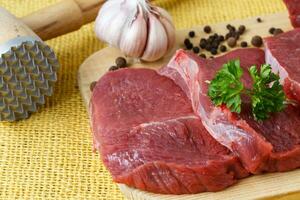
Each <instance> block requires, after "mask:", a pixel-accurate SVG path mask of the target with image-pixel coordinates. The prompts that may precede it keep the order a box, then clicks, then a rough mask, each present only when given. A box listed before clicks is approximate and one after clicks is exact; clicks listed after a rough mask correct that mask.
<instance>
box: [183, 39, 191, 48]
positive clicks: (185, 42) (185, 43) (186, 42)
mask: <svg viewBox="0 0 300 200" xmlns="http://www.w3.org/2000/svg"><path fill="white" fill-rule="evenodd" d="M189 44H191V41H190V39H188V38H186V39H185V40H184V45H185V46H187V45H189Z"/></svg>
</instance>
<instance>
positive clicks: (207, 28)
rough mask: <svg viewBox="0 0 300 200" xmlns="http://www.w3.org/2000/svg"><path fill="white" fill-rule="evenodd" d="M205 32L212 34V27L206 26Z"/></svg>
mask: <svg viewBox="0 0 300 200" xmlns="http://www.w3.org/2000/svg"><path fill="white" fill-rule="evenodd" d="M203 31H204V32H205V33H210V32H211V27H210V26H204V28H203Z"/></svg>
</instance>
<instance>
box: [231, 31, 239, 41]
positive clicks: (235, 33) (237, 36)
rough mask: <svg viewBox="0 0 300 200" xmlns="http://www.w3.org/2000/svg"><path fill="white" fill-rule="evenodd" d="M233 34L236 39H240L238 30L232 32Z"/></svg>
mask: <svg viewBox="0 0 300 200" xmlns="http://www.w3.org/2000/svg"><path fill="white" fill-rule="evenodd" d="M233 36H234V38H235V39H236V40H238V39H240V34H239V33H238V32H234V34H233Z"/></svg>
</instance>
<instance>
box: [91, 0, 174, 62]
mask: <svg viewBox="0 0 300 200" xmlns="http://www.w3.org/2000/svg"><path fill="white" fill-rule="evenodd" d="M95 32H96V35H97V37H98V38H99V39H101V40H103V41H105V42H107V43H109V44H110V45H112V46H115V47H117V48H119V49H120V50H121V51H122V52H123V53H124V54H125V55H127V56H131V57H135V58H141V59H142V60H145V61H156V60H158V59H160V58H162V57H163V56H164V55H166V53H168V52H169V51H170V50H171V49H172V48H173V46H174V44H175V27H174V25H173V22H172V18H171V16H170V15H169V14H168V12H167V11H165V10H164V9H162V8H160V7H157V6H154V5H151V4H149V3H148V1H147V0H108V1H107V2H106V3H105V4H104V5H103V6H102V8H101V9H100V11H99V14H98V16H97V19H96V27H95Z"/></svg>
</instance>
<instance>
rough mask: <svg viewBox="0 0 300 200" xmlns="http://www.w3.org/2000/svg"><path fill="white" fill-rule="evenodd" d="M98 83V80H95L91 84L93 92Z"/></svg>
mask: <svg viewBox="0 0 300 200" xmlns="http://www.w3.org/2000/svg"><path fill="white" fill-rule="evenodd" d="M96 84H97V81H94V82H92V83H91V84H90V91H91V92H92V91H93V90H94V88H95V86H96Z"/></svg>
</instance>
